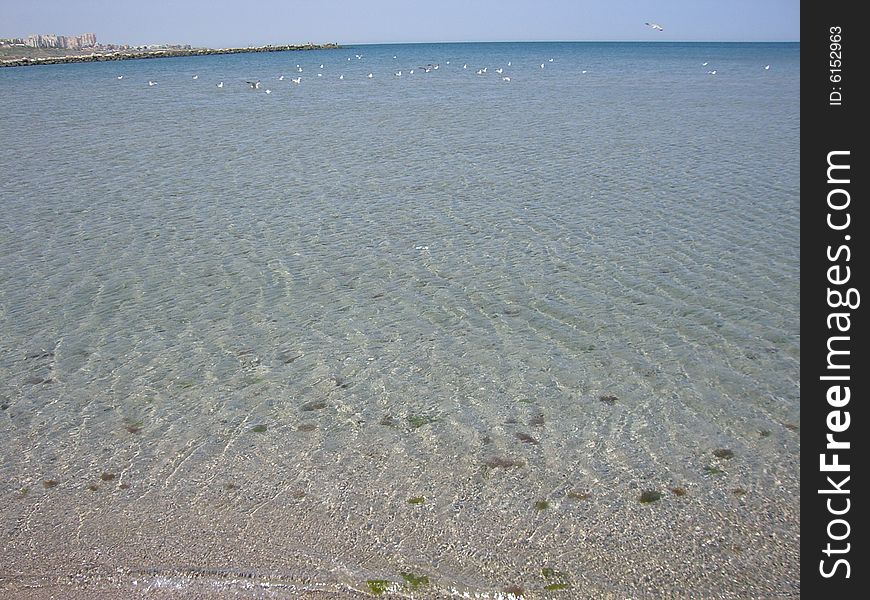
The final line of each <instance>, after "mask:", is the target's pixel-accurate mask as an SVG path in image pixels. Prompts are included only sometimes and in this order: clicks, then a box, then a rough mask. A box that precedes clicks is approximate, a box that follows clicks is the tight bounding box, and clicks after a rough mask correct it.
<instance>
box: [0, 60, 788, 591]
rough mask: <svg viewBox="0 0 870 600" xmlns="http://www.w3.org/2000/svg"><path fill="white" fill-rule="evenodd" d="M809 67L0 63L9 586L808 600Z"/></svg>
mask: <svg viewBox="0 0 870 600" xmlns="http://www.w3.org/2000/svg"><path fill="white" fill-rule="evenodd" d="M355 54H362V55H363V57H362V59H357V58H356V57H355V56H354V55H355ZM394 56H395V58H393V57H394ZM348 59H350V60H348ZM550 59H553V60H552V62H550ZM447 61H449V64H447ZM509 61H510V62H511V66H510V67H508V66H507V63H508V62H509ZM799 61H800V46H799V45H797V44H580V43H577V44H531V43H527V44H446V45H410V46H360V47H351V48H343V49H339V50H332V51H314V52H297V53H271V54H248V55H232V56H212V57H199V58H174V59H160V60H140V61H126V62H114V63H95V64H85V65H55V66H44V67H33V68H13V69H0V115H2V118H0V139H3V140H4V142H5V144H4V146H5V150H4V152H2V153H0V174H2V175H0V178H2V186H0V190H2V191H0V405H2V411H0V439H2V445H0V458H2V462H0V497H2V504H3V505H4V507H5V508H4V510H3V511H0V535H2V537H3V538H4V543H3V546H2V550H0V565H2V566H0V592H2V594H0V595H9V596H11V597H18V596H19V595H20V596H21V597H42V596H39V594H45V595H46V596H45V597H47V595H48V594H50V593H56V592H57V591H58V590H67V592H69V593H72V591H70V590H73V591H75V592H76V593H78V594H79V595H80V597H91V596H88V594H98V593H106V592H109V593H116V594H118V595H119V597H120V596H122V595H136V594H143V595H145V594H148V593H150V594H152V595H153V596H156V597H164V596H165V597H200V595H201V594H210V595H215V596H220V595H227V596H230V595H235V594H241V595H250V596H253V597H260V596H263V597H285V596H288V597H296V596H300V597H320V594H322V595H323V597H335V598H344V597H348V598H351V597H357V596H359V597H366V596H367V595H371V594H372V593H374V592H376V591H377V589H378V588H379V586H380V587H385V588H386V591H385V592H384V594H383V595H384V596H385V597H406V596H408V597H420V598H427V597H433V598H440V597H448V596H450V595H453V594H461V593H467V594H469V596H470V597H489V598H495V597H499V594H501V597H509V596H508V595H507V594H508V593H509V592H511V591H513V592H514V593H518V591H519V590H520V589H523V590H524V591H525V597H527V598H549V597H553V598H556V597H565V598H609V597H613V598H646V597H655V598H661V597H686V598H688V597H694V598H698V597H703V598H748V597H772V596H777V597H792V596H794V597H797V596H798V595H799V592H800V585H799V558H798V551H799V541H800V539H799V522H800V512H799V490H798V484H799V475H798V463H799V453H800V440H799V427H798V426H799V422H800V406H799V401H800V387H799V380H798V375H799V364H800V337H799V324H798V320H799V315H800V305H799V300H798V297H799V289H800V282H799V274H798V268H799V259H800V255H799V224H800V218H799V210H798V209H799V186H800V177H799V171H798V153H799V147H800V133H799V129H800V121H799V108H800V105H799V96H798V93H799V87H800V78H799ZM703 62H708V63H709V65H708V66H707V67H704V66H702V63H703ZM428 63H433V64H438V65H439V68H438V69H432V70H431V71H430V72H429V73H425V72H422V71H421V69H420V68H419V67H420V66H425V65H426V64H428ZM297 64H298V65H300V66H301V68H302V69H303V71H302V72H301V73H299V72H298V71H297V67H296V65H297ZM321 64H322V65H323V68H322V69H321V68H320V65H321ZM463 64H467V66H468V68H467V69H463V68H462V67H463ZM541 64H543V65H544V68H541ZM766 64H770V65H771V67H770V69H769V70H765V69H764V65H766ZM483 67H487V73H486V74H485V75H476V74H475V72H476V70H477V69H481V68H483ZM497 68H502V69H503V70H504V73H503V75H509V76H510V77H511V81H510V82H506V81H503V80H502V75H499V74H496V73H495V70H496V69H497ZM712 68H715V69H716V70H717V74H716V75H709V74H707V71H708V70H710V69H712ZM411 69H414V70H415V73H414V74H413V75H411V74H410V73H409V71H410V70H411ZM398 70H402V76H401V77H397V76H395V72H396V71H398ZM583 71H586V72H585V73H584V72H583ZM318 73H321V74H322V77H317V74H318ZM368 73H372V74H373V75H374V77H372V78H368V77H366V75H367V74H368ZM281 74H284V75H285V79H284V80H283V81H278V79H277V77H278V76H279V75H281ZM340 74H343V75H344V79H343V80H340V79H339V78H338V77H339V75H340ZM118 75H123V76H124V77H123V79H120V80H119V79H117V76H118ZM193 75H198V78H197V79H196V80H194V79H193ZM296 76H301V77H302V82H301V84H299V85H295V84H292V83H291V82H290V78H291V77H296ZM255 79H259V80H261V82H262V88H261V89H260V90H257V91H254V90H251V89H249V88H248V86H247V85H246V84H245V83H244V82H245V80H255ZM149 80H152V81H155V82H156V83H157V85H155V86H148V85H147V82H148V81H149ZM219 81H223V82H224V87H223V88H222V89H219V88H217V87H216V83H217V82H219ZM266 88H268V89H270V90H271V93H270V94H266V93H265V92H264V90H265V89H266ZM602 398H604V400H602ZM723 449H727V450H730V451H731V452H732V453H733V455H732V456H731V457H730V458H728V457H727V453H722V452H719V454H720V455H723V456H724V457H720V456H716V455H714V451H716V450H723ZM92 488H93V489H92ZM673 490H678V491H676V492H675V491H673ZM644 491H657V492H660V493H661V494H662V497H661V499H659V500H657V501H655V502H649V503H643V502H640V501H639V500H640V497H641V494H642V493H643V492H644ZM418 498H423V499H424V500H423V501H422V502H420V501H419V500H415V502H416V503H410V502H409V500H411V499H418ZM402 573H404V574H405V575H406V577H403V576H402ZM422 576H425V577H426V578H428V580H427V581H424V580H423V579H419V577H422ZM381 580H383V581H384V582H391V583H384V584H378V583H373V584H370V583H368V582H369V581H381ZM511 586H514V587H511ZM548 588H549V589H548ZM557 588H564V589H557ZM4 590H5V591H4ZM505 590H507V591H505ZM28 594H30V595H28Z"/></svg>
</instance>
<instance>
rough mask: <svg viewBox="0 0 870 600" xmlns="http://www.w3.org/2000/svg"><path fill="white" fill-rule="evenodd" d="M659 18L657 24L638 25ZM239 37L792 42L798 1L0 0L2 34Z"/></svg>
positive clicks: (248, 40) (206, 42) (205, 41)
mask: <svg viewBox="0 0 870 600" xmlns="http://www.w3.org/2000/svg"><path fill="white" fill-rule="evenodd" d="M645 21H652V22H656V23H660V24H661V25H663V26H664V28H665V30H664V31H663V32H657V31H653V30H652V29H649V28H648V27H645V26H644V22H645ZM85 32H93V33H96V34H97V39H98V40H99V41H102V42H106V43H128V44H147V43H161V42H167V43H190V44H194V45H197V46H212V47H218V46H246V45H250V44H257V45H259V44H270V43H294V42H308V41H311V42H339V43H342V44H357V43H382V42H433V41H522V40H657V41H798V40H800V1H799V0H658V1H656V0H537V1H534V0H443V1H437V2H436V1H431V0H430V1H426V2H415V1H413V0H368V1H356V2H354V1H350V0H321V1H315V0H309V1H302V0H283V1H282V0H41V1H37V0H0V37H17V36H26V35H29V34H32V33H56V34H59V35H64V34H66V35H78V34H81V33H85Z"/></svg>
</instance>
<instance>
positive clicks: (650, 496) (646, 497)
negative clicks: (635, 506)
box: [640, 490, 662, 504]
mask: <svg viewBox="0 0 870 600" xmlns="http://www.w3.org/2000/svg"><path fill="white" fill-rule="evenodd" d="M661 499H662V493H661V492H657V491H655V490H644V491H643V492H642V493H641V495H640V501H641V503H642V504H649V503H651V502H658V501H659V500H661Z"/></svg>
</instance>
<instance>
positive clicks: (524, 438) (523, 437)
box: [514, 431, 541, 446]
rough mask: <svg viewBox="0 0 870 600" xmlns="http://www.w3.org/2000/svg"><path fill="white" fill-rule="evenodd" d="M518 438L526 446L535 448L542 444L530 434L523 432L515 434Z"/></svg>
mask: <svg viewBox="0 0 870 600" xmlns="http://www.w3.org/2000/svg"><path fill="white" fill-rule="evenodd" d="M514 435H515V436H516V438H517V439H518V440H520V441H521V442H522V443H524V444H532V445H533V446H540V445H541V442H539V441H538V440H536V439H535V438H533V437H532V436H530V435H529V434H528V433H523V432H522V431H517V432H516V433H514Z"/></svg>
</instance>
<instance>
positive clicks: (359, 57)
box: [354, 54, 363, 60]
mask: <svg viewBox="0 0 870 600" xmlns="http://www.w3.org/2000/svg"><path fill="white" fill-rule="evenodd" d="M354 56H356V59H357V60H362V56H363V55H362V54H354Z"/></svg>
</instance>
